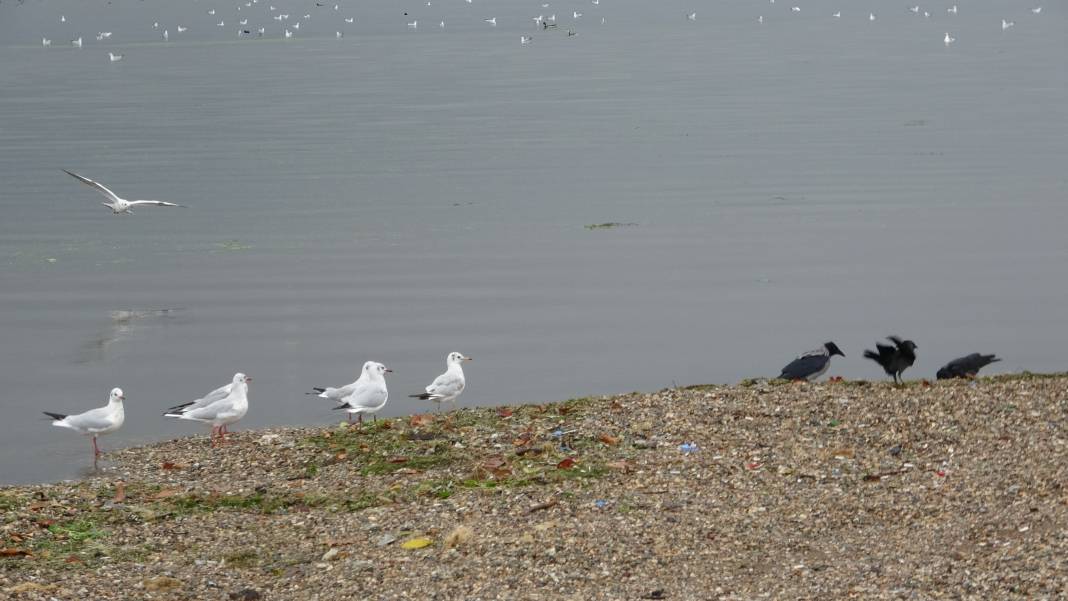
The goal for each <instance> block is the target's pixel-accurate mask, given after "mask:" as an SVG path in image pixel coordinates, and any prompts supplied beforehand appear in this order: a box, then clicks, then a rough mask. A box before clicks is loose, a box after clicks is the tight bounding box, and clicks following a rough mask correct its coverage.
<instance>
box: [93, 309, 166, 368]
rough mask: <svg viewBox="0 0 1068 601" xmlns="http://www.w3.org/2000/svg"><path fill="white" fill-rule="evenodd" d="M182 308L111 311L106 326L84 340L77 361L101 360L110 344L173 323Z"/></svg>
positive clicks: (104, 357) (105, 356)
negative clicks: (154, 327)
mask: <svg viewBox="0 0 1068 601" xmlns="http://www.w3.org/2000/svg"><path fill="white" fill-rule="evenodd" d="M180 311H184V309H182V308H174V309H149V310H138V309H122V310H115V311H111V313H110V315H111V320H110V322H109V323H108V325H107V327H105V328H103V329H102V330H101V331H100V332H99V333H98V334H96V335H95V336H93V337H92V338H91V339H89V340H87V341H85V342H84V343H83V344H82V345H81V348H80V352H79V354H78V363H91V362H94V361H103V360H105V359H106V358H107V357H108V349H109V348H110V347H111V345H113V344H115V343H117V342H121V341H125V340H127V339H129V338H130V337H132V336H133V334H134V333H135V332H137V331H139V330H141V329H146V328H150V327H153V326H157V325H158V326H165V325H168V324H173V323H175V319H176V318H177V317H178V315H177V314H178V313H179V312H180Z"/></svg>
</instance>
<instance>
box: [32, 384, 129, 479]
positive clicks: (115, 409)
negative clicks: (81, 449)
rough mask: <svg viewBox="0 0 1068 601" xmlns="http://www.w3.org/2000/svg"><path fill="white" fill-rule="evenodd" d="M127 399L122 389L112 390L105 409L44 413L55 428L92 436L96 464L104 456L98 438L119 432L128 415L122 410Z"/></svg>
mask: <svg viewBox="0 0 1068 601" xmlns="http://www.w3.org/2000/svg"><path fill="white" fill-rule="evenodd" d="M125 398H126V397H125V396H124V395H123V394H122V389H121V388H112V389H111V395H110V396H109V397H108V404H107V405H106V406H104V407H100V408H97V409H90V410H89V411H86V412H85V413H79V414H77V415H63V414H62V413H52V412H50V411H44V412H43V413H44V414H45V415H47V416H48V417H50V418H52V420H53V421H52V425H53V426H59V427H60V428H70V429H71V430H74V431H75V432H79V433H81V434H87V435H89V436H91V437H92V439H93V461H94V462H95V461H96V458H97V457H99V456H101V455H103V453H101V452H100V447H98V446H96V437H97V436H102V435H104V434H111V433H112V432H114V431H115V430H118V429H119V428H121V427H122V422H123V421H124V420H125V419H126V414H125V413H124V412H123V409H122V401H123V399H125Z"/></svg>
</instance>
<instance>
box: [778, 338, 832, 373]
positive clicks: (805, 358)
mask: <svg viewBox="0 0 1068 601" xmlns="http://www.w3.org/2000/svg"><path fill="white" fill-rule="evenodd" d="M834 355H840V356H842V357H845V353H843V352H842V349H840V348H838V345H837V344H835V343H833V342H825V343H823V346H821V347H820V348H818V349H815V350H811V351H808V352H806V353H801V354H800V355H798V357H797V359H794V360H793V361H791V362H790V363H789V365H787V366H786V367H784V368H782V373H781V374H779V377H780V378H782V379H783V380H810V381H811V380H815V379H816V378H818V377H820V376H822V375H823V374H824V373H826V372H827V368H829V367H830V366H831V357H832V356H834Z"/></svg>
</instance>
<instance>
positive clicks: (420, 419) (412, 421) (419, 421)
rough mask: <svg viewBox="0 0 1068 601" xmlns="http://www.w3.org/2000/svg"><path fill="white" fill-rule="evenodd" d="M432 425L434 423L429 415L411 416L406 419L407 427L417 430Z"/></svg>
mask: <svg viewBox="0 0 1068 601" xmlns="http://www.w3.org/2000/svg"><path fill="white" fill-rule="evenodd" d="M432 423H434V416H433V415H431V414H429V413H423V414H420V415H413V416H412V417H411V418H409V419H408V425H409V426H411V427H413V428H418V427H419V426H425V425H427V424H432Z"/></svg>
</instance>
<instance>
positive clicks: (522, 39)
mask: <svg viewBox="0 0 1068 601" xmlns="http://www.w3.org/2000/svg"><path fill="white" fill-rule="evenodd" d="M568 35H571V34H570V33H569V34H568ZM533 39H534V36H529V35H521V36H519V43H520V44H529V43H530V41H531V40H533Z"/></svg>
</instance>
